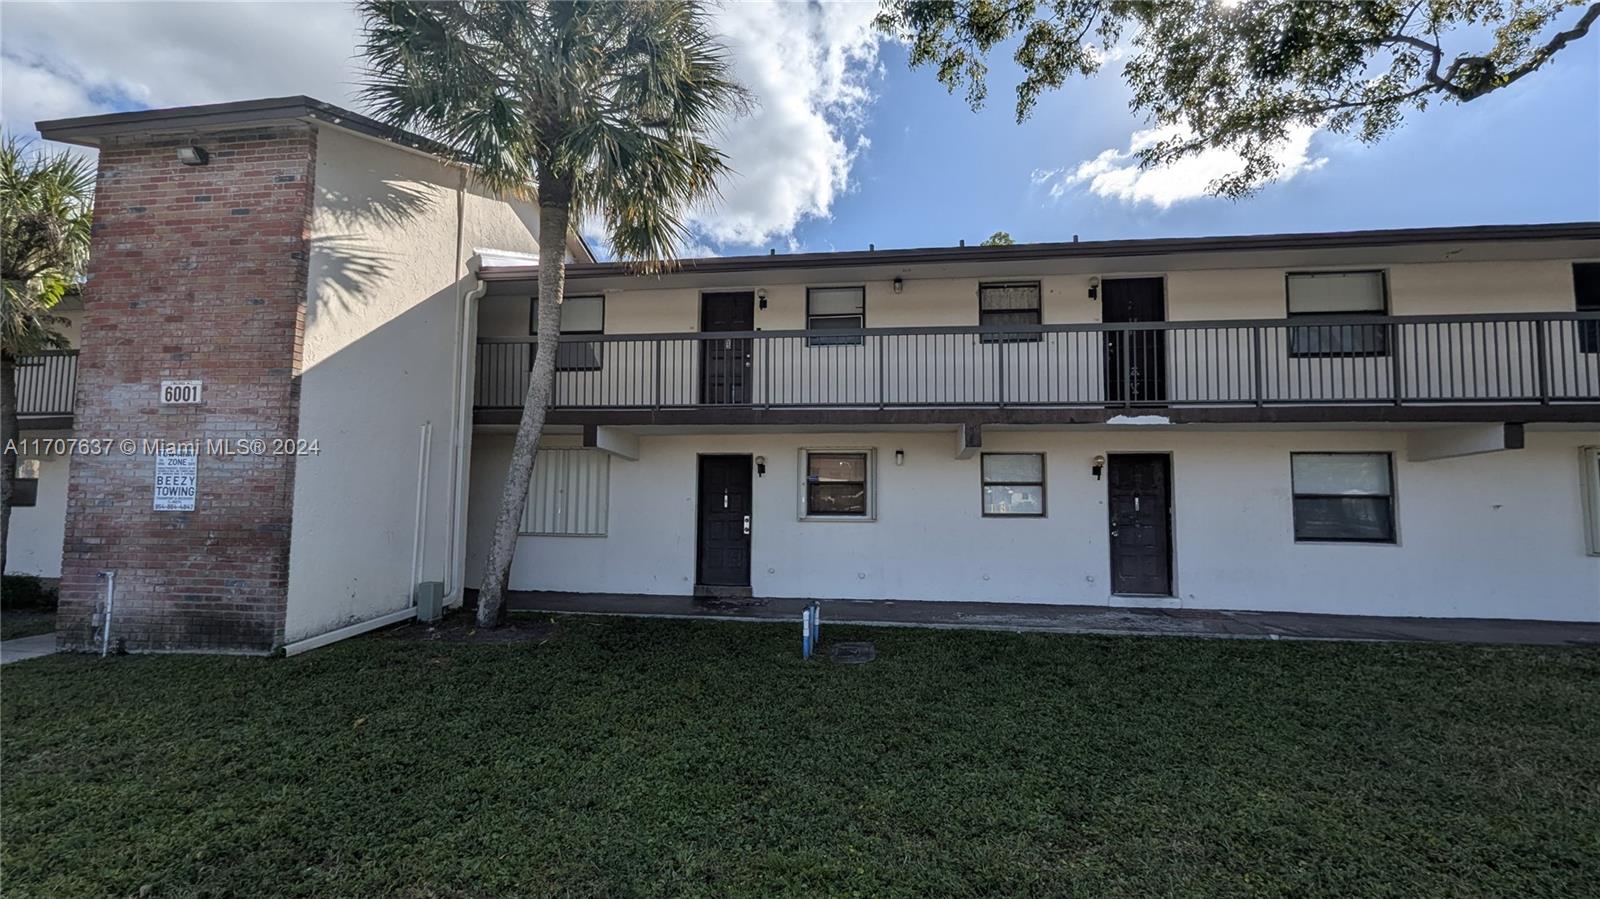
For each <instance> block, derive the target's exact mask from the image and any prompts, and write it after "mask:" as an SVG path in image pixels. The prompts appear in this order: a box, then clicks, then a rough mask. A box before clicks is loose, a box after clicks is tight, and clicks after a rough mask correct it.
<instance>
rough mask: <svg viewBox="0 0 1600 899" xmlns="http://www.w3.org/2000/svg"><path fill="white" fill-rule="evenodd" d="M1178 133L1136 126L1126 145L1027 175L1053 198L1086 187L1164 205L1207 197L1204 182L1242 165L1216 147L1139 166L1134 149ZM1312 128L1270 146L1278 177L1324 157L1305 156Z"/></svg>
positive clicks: (1302, 169) (1309, 166)
mask: <svg viewBox="0 0 1600 899" xmlns="http://www.w3.org/2000/svg"><path fill="white" fill-rule="evenodd" d="M1182 133H1183V132H1182V131H1181V130H1179V129H1178V128H1175V127H1165V128H1151V129H1148V130H1144V131H1136V132H1134V133H1133V135H1132V136H1131V137H1130V138H1129V140H1128V148H1127V149H1126V150H1118V149H1116V148H1112V149H1109V150H1106V151H1104V152H1102V153H1101V154H1100V155H1098V156H1096V157H1095V158H1093V159H1089V160H1085V161H1084V162H1081V163H1079V164H1078V165H1076V166H1072V167H1068V168H1060V169H1039V170H1035V171H1034V172H1033V175H1032V178H1031V180H1032V182H1033V184H1034V185H1035V186H1036V187H1041V188H1047V189H1048V190H1049V193H1050V196H1051V197H1052V198H1053V199H1060V198H1061V197H1063V196H1065V195H1066V194H1068V193H1069V192H1071V191H1074V190H1087V191H1089V192H1090V193H1092V194H1094V195H1095V196H1099V197H1106V198H1108V199H1114V200H1121V201H1123V202H1125V203H1134V204H1138V203H1148V204H1150V205H1153V206H1157V207H1160V208H1162V209H1165V208H1167V207H1169V206H1171V205H1172V204H1174V203H1181V202H1183V201H1185V200H1195V199H1199V198H1201V197H1206V196H1210V194H1209V193H1208V192H1207V187H1208V185H1210V184H1211V183H1212V182H1213V181H1215V180H1217V179H1218V178H1221V177H1223V176H1225V175H1228V174H1231V173H1233V172H1236V171H1238V170H1239V169H1240V168H1242V167H1243V165H1244V162H1243V160H1242V159H1241V158H1240V157H1239V154H1238V153H1235V152H1233V151H1232V150H1216V149H1212V150H1205V151H1202V152H1201V153H1198V154H1196V155H1194V156H1189V157H1186V158H1184V159H1180V160H1178V161H1177V162H1175V163H1172V164H1170V165H1165V166H1160V167H1157V168H1150V169H1141V168H1140V167H1139V159H1138V153H1139V151H1140V150H1143V149H1145V148H1146V147H1150V146H1153V145H1154V144H1156V143H1157V142H1159V141H1163V140H1167V139H1168V138H1171V137H1175V136H1177V135H1179V134H1182ZM1315 133H1316V129H1314V128H1309V127H1304V126H1296V127H1294V128H1292V129H1291V130H1290V132H1289V136H1288V139H1287V140H1285V141H1284V142H1283V143H1281V144H1280V145H1279V146H1278V147H1277V148H1276V149H1275V150H1274V151H1273V156H1274V158H1275V159H1276V160H1277V161H1278V164H1279V166H1280V168H1279V171H1278V180H1279V181H1288V180H1289V179H1291V178H1294V177H1295V176H1297V175H1300V174H1303V173H1305V172H1313V171H1316V170H1317V169H1319V168H1322V166H1323V165H1325V164H1326V163H1327V161H1328V160H1327V157H1324V156H1317V157H1313V156H1312V155H1311V136H1312V135H1313V134H1315Z"/></svg>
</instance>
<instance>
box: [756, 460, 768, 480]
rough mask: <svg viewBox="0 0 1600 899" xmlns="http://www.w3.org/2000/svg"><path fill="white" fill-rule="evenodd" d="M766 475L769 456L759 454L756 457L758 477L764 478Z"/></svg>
mask: <svg viewBox="0 0 1600 899" xmlns="http://www.w3.org/2000/svg"><path fill="white" fill-rule="evenodd" d="M766 476H767V457H766V456H757V457H756V477H758V478H764V477H766Z"/></svg>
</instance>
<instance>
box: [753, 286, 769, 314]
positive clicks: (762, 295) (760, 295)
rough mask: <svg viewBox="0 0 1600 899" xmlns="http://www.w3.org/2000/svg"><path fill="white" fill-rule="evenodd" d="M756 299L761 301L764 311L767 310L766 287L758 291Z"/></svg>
mask: <svg viewBox="0 0 1600 899" xmlns="http://www.w3.org/2000/svg"><path fill="white" fill-rule="evenodd" d="M756 299H757V300H759V301H760V305H761V308H762V309H765V308H767V289H766V288H765V287H763V288H761V289H760V290H758V291H756Z"/></svg>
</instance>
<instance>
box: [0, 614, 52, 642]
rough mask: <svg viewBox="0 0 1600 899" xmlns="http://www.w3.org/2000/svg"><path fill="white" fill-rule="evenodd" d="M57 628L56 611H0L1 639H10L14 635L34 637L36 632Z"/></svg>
mask: <svg viewBox="0 0 1600 899" xmlns="http://www.w3.org/2000/svg"><path fill="white" fill-rule="evenodd" d="M55 629H56V613H54V612H29V611H22V610H18V611H15V612H0V640H10V639H12V638H13V637H32V636H34V635H36V634H48V633H50V632H52V631H54V630H55Z"/></svg>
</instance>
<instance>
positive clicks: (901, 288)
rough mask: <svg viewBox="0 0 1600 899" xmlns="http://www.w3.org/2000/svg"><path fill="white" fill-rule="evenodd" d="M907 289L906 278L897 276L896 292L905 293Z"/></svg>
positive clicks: (895, 280)
mask: <svg viewBox="0 0 1600 899" xmlns="http://www.w3.org/2000/svg"><path fill="white" fill-rule="evenodd" d="M905 290H906V282H905V279H904V278H896V279H894V292H895V293H905Z"/></svg>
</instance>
